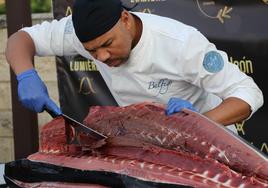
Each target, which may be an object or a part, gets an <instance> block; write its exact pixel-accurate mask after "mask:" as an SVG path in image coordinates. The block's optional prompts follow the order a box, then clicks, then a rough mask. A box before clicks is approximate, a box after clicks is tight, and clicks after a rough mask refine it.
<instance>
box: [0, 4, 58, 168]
mask: <svg viewBox="0 0 268 188" xmlns="http://www.w3.org/2000/svg"><path fill="white" fill-rule="evenodd" d="M31 11H32V24H38V23H41V22H43V21H45V20H47V21H50V20H52V18H53V14H52V1H51V0H31ZM5 13H6V6H5V0H0V94H1V97H0V163H6V162H8V161H12V160H14V135H13V126H12V125H13V122H12V100H11V84H10V69H9V66H8V64H7V63H6V58H5V48H6V42H7V26H6V15H5ZM35 66H36V69H38V72H39V73H40V76H41V77H42V79H43V80H44V82H45V83H46V85H47V87H48V90H49V94H50V96H51V97H52V98H53V99H54V101H56V102H57V104H58V105H59V103H58V85H57V78H56V66H55V57H42V58H40V57H36V58H35ZM50 120H51V117H50V116H49V115H48V114H47V113H40V114H38V125H39V127H40V126H41V125H43V124H45V123H46V122H48V121H50Z"/></svg>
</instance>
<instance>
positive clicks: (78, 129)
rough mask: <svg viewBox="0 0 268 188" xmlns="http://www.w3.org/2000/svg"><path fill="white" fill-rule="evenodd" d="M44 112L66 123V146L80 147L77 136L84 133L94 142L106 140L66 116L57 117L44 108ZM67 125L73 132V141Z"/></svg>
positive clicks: (96, 132)
mask: <svg viewBox="0 0 268 188" xmlns="http://www.w3.org/2000/svg"><path fill="white" fill-rule="evenodd" d="M45 111H46V112H47V113H49V114H50V116H51V117H52V118H56V117H59V116H61V117H63V118H64V120H65V122H66V135H67V143H68V144H78V145H80V142H79V139H78V134H79V133H80V132H82V133H84V134H86V135H88V136H90V137H92V138H94V139H96V140H101V139H105V138H107V136H105V135H103V134H101V133H99V132H98V131H96V130H94V129H92V128H90V127H87V126H85V125H84V124H82V123H80V122H78V121H76V120H75V119H73V118H71V117H69V116H67V115H66V114H60V115H57V114H55V113H54V112H53V111H51V110H49V109H47V108H45ZM68 125H69V126H71V127H72V128H73V129H74V130H75V131H74V138H73V139H71V138H70V131H71V130H70V127H67V126H68Z"/></svg>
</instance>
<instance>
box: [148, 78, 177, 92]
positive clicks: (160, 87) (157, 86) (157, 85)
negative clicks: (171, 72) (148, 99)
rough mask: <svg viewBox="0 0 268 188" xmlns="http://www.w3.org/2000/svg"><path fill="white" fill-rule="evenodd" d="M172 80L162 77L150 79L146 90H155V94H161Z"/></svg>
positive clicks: (166, 89)
mask: <svg viewBox="0 0 268 188" xmlns="http://www.w3.org/2000/svg"><path fill="white" fill-rule="evenodd" d="M171 83H172V81H171V80H169V79H167V78H164V79H160V80H157V81H150V82H149V84H148V90H154V91H156V95H159V94H161V95H163V94H165V93H167V91H168V88H169V86H170V85H171Z"/></svg>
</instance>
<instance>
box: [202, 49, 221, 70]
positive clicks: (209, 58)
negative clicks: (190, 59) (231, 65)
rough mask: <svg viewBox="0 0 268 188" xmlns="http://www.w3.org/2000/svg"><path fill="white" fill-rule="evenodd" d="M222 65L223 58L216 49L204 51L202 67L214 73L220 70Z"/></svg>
mask: <svg viewBox="0 0 268 188" xmlns="http://www.w3.org/2000/svg"><path fill="white" fill-rule="evenodd" d="M223 66H224V60H223V58H222V56H221V55H220V54H219V53H218V52H216V51H210V52H208V53H206V55H205V58H204V61H203V67H204V68H205V69H206V70H207V71H208V72H211V73H216V72H219V71H221V70H222V68H223Z"/></svg>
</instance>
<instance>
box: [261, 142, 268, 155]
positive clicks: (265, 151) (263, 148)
mask: <svg viewBox="0 0 268 188" xmlns="http://www.w3.org/2000/svg"><path fill="white" fill-rule="evenodd" d="M261 151H262V152H264V153H268V146H267V144H266V143H265V142H264V143H262V145H261Z"/></svg>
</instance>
